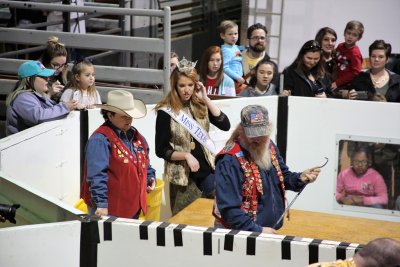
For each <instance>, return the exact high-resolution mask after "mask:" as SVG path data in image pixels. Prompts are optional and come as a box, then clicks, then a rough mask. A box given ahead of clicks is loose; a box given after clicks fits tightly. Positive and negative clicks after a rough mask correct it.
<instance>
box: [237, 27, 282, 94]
mask: <svg viewBox="0 0 400 267" xmlns="http://www.w3.org/2000/svg"><path fill="white" fill-rule="evenodd" d="M267 34H268V30H267V28H266V27H265V26H264V25H262V24H261V23H256V24H254V25H251V26H250V27H249V28H248V29H247V39H248V42H249V46H248V48H247V49H246V50H244V51H243V53H242V66H243V73H244V76H243V78H244V79H245V80H246V81H247V82H249V81H250V78H251V75H255V73H252V72H254V71H253V69H254V67H255V66H256V65H257V64H258V62H260V61H262V60H263V59H265V60H269V61H271V58H270V56H269V55H268V54H267V52H266V51H265V49H266V47H267V43H268V37H267ZM273 63H274V77H273V78H272V81H271V83H272V84H274V85H275V91H276V93H277V94H278V95H279V80H280V78H279V70H278V65H276V63H275V62H273Z"/></svg>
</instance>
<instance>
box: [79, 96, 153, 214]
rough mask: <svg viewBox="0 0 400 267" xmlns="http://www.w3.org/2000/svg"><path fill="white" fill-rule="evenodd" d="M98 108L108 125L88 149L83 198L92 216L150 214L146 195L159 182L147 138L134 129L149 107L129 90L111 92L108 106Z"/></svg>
mask: <svg viewBox="0 0 400 267" xmlns="http://www.w3.org/2000/svg"><path fill="white" fill-rule="evenodd" d="M96 107H99V108H101V113H102V115H103V117H104V120H105V122H104V124H103V125H101V126H100V127H99V128H98V129H97V130H96V131H95V132H94V133H93V135H92V136H91V137H90V138H89V140H88V143H87V146H86V161H85V172H84V180H83V184H82V190H81V197H82V198H83V199H84V201H85V203H86V205H87V206H88V210H89V214H96V215H98V216H102V215H112V216H117V217H122V218H138V217H139V214H140V212H141V211H143V213H144V214H146V212H147V205H146V193H147V192H150V191H151V190H153V189H154V187H155V181H156V180H155V177H156V176H155V170H154V169H153V168H152V167H151V165H150V160H149V147H148V144H147V142H146V139H145V138H144V137H143V136H142V135H141V134H140V133H139V131H138V130H137V129H136V128H134V127H133V126H132V120H133V119H138V118H142V117H144V116H146V113H147V109H146V106H145V104H144V103H143V102H142V101H141V100H137V99H134V96H133V94H131V93H130V92H128V91H125V90H112V91H110V92H109V93H108V100H107V104H104V105H96ZM146 191H147V192H146Z"/></svg>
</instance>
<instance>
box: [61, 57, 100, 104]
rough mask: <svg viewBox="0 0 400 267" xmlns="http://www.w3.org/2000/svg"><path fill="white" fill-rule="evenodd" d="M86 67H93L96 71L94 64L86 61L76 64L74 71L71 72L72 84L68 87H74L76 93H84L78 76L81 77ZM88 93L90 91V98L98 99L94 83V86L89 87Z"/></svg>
mask: <svg viewBox="0 0 400 267" xmlns="http://www.w3.org/2000/svg"><path fill="white" fill-rule="evenodd" d="M85 67H93V69H94V65H93V63H92V62H90V61H89V60H87V59H84V60H82V61H80V62H78V63H75V64H74V66H73V67H72V70H71V73H72V79H71V83H70V85H69V86H68V87H72V88H73V89H74V90H75V91H76V90H79V91H82V88H81V87H80V83H79V81H78V80H77V76H80V75H81V74H82V70H83V69H84V68H85ZM87 91H88V95H89V96H91V97H96V85H95V84H94V83H93V85H91V86H89V88H87Z"/></svg>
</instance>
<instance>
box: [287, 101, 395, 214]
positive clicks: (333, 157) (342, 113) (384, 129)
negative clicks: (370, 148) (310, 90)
mask: <svg viewBox="0 0 400 267" xmlns="http://www.w3.org/2000/svg"><path fill="white" fill-rule="evenodd" d="M288 105H289V111H288V113H289V118H288V137H287V153H286V163H287V164H288V166H290V168H291V169H292V170H298V171H302V170H305V169H306V168H310V167H314V166H318V165H321V164H322V163H323V162H324V157H328V158H329V162H328V164H327V165H326V166H325V167H324V168H323V169H322V172H321V174H320V176H319V177H318V179H317V181H316V182H315V183H313V184H311V185H309V186H307V188H305V190H304V191H303V193H302V195H301V196H300V197H299V198H298V200H297V201H296V203H295V204H294V205H293V208H294V209H300V210H307V211H317V212H324V213H330V214H338V215H347V216H354V217H362V218H368V219H378V220H386V221H393V222H400V211H390V210H386V214H376V213H377V212H374V211H373V210H377V209H372V208H370V209H367V208H363V209H364V210H362V209H360V208H358V209H354V210H353V211H349V210H344V209H338V206H339V205H338V204H337V202H336V200H335V192H336V186H335V185H336V177H337V167H338V155H337V154H338V152H337V143H336V140H337V137H338V136H343V135H347V136H364V137H373V138H377V140H379V139H383V138H387V139H397V140H400V123H399V121H400V104H398V103H384V102H371V101H346V100H338V99H319V98H313V97H290V98H289V103H288ZM293 196H294V194H288V199H289V200H290V199H291V198H292V197H293ZM382 211H383V210H382V209H381V210H380V212H381V213H382Z"/></svg>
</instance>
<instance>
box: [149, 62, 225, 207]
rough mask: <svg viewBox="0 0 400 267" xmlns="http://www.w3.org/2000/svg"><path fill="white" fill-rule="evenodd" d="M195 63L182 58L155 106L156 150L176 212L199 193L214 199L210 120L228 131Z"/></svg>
mask: <svg viewBox="0 0 400 267" xmlns="http://www.w3.org/2000/svg"><path fill="white" fill-rule="evenodd" d="M195 65H196V63H193V62H190V61H187V60H186V59H185V58H183V59H182V60H181V61H180V62H179V63H178V66H177V68H176V69H175V70H174V71H173V72H172V74H171V80H170V83H171V91H170V92H169V93H168V95H167V96H166V97H165V98H164V99H163V100H161V101H160V102H159V103H158V104H157V105H156V107H155V110H156V112H157V120H156V136H155V142H156V144H155V150H156V155H157V156H158V157H159V158H163V159H164V160H165V164H164V176H165V177H166V179H167V180H168V181H169V182H170V204H171V210H172V213H173V214H176V213H178V212H179V211H180V210H182V209H183V208H184V207H186V206H187V205H189V204H190V203H191V202H193V201H194V200H195V199H197V198H198V197H200V196H203V197H208V198H213V197H214V194H215V185H214V155H215V153H217V151H216V149H215V146H214V143H213V142H212V140H211V139H210V137H209V135H208V131H209V129H210V123H212V124H214V125H215V126H216V127H218V128H219V129H221V130H224V131H228V130H229V129H230V122H229V119H228V117H227V116H226V115H225V114H224V113H223V112H222V111H221V110H220V109H219V108H218V107H217V106H216V105H215V104H214V103H213V102H212V101H211V99H210V98H209V97H208V95H207V92H206V88H205V86H204V85H203V84H202V83H201V82H199V81H198V80H197V72H196V69H195V68H194V67H195Z"/></svg>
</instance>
